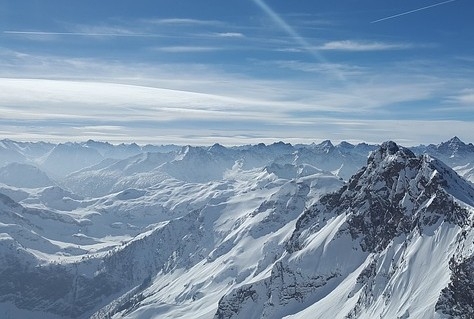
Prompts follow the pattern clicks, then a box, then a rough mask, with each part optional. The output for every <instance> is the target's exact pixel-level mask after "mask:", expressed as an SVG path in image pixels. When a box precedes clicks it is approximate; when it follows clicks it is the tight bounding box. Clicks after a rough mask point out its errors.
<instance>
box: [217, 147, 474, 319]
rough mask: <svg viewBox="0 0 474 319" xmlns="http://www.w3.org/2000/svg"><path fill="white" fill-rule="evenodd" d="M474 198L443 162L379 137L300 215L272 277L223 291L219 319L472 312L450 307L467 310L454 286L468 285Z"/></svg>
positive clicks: (433, 315) (432, 315)
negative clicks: (361, 163) (337, 184)
mask: <svg viewBox="0 0 474 319" xmlns="http://www.w3.org/2000/svg"><path fill="white" fill-rule="evenodd" d="M473 199H474V189H473V188H472V187H471V186H470V185H469V184H468V183H467V182H465V181H464V180H463V179H462V178H460V177H459V176H458V175H457V174H456V173H455V172H454V171H453V170H451V169H450V168H448V167H447V166H446V165H444V164H443V163H441V162H439V161H438V160H436V159H434V158H431V157H430V156H428V155H422V156H418V157H417V156H415V154H414V153H413V152H412V151H410V150H409V149H407V148H404V147H400V146H398V145H397V144H396V143H394V142H385V143H383V144H382V145H381V146H380V148H378V149H377V150H375V151H374V152H372V153H371V154H370V156H369V158H368V160H367V166H366V167H364V168H363V169H361V170H360V171H359V172H358V173H357V174H355V175H354V176H353V177H352V178H351V179H350V180H349V182H348V183H347V184H346V185H345V186H344V187H342V188H341V189H340V190H339V191H337V192H335V193H332V194H328V195H326V196H323V197H322V198H321V199H320V200H319V202H317V203H316V204H314V205H313V206H312V207H310V208H309V209H308V210H306V212H304V213H303V214H302V215H301V216H300V218H299V219H298V221H297V223H296V226H295V230H294V231H293V233H292V235H291V237H290V238H289V240H288V241H287V242H286V250H287V254H286V255H284V256H283V257H282V258H281V259H280V260H278V261H277V262H276V263H275V265H274V267H273V270H272V272H271V274H270V276H269V277H267V278H265V279H263V280H261V281H258V282H255V283H253V284H251V285H246V286H243V287H241V288H239V289H237V290H235V291H233V292H232V293H230V294H228V295H227V296H225V297H224V298H222V299H221V301H220V303H219V309H218V311H217V313H216V316H215V318H219V319H223V318H243V317H246V316H247V315H249V314H250V313H252V311H258V313H256V314H253V315H251V316H249V317H246V318H282V317H285V316H289V315H291V318H308V317H312V318H329V317H331V318H374V317H381V318H409V317H413V318H446V316H448V317H449V316H450V315H451V317H452V318H468V317H471V315H473V314H474V313H472V311H471V312H469V315H468V316H465V314H466V312H462V311H459V312H457V313H456V312H453V311H450V310H449V309H450V307H449V305H463V306H464V308H463V310H465V311H470V310H467V309H468V308H467V305H469V302H466V300H465V299H466V298H464V297H463V296H462V294H460V293H459V292H460V286H463V287H467V288H469V289H471V292H472V281H471V279H472V278H466V274H465V273H464V272H463V271H462V270H463V269H470V268H469V267H472V262H471V261H470V259H472V256H471V254H472V252H471V250H470V249H465V244H466V245H467V246H469V247H470V246H471V244H472V243H467V242H465V241H464V239H462V238H468V237H469V236H473V232H472V229H471V223H472V212H473V207H472V206H473ZM450 276H451V279H450ZM469 276H470V275H467V277H469ZM459 277H461V278H462V279H463V281H462V283H459V280H457V278H459ZM471 277H472V276H471ZM450 280H451V281H452V283H450ZM442 291H443V293H442ZM471 305H472V303H471ZM251 309H253V310H251ZM459 313H461V314H462V315H459Z"/></svg>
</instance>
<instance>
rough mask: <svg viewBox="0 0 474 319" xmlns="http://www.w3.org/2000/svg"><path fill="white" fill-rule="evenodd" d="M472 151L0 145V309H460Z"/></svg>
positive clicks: (454, 143)
mask: <svg viewBox="0 0 474 319" xmlns="http://www.w3.org/2000/svg"><path fill="white" fill-rule="evenodd" d="M473 182H474V145H473V144H471V143H469V144H466V143H464V142H463V141H461V140H460V139H458V138H457V137H454V138H452V139H451V140H449V141H447V142H443V143H440V144H438V145H428V146H425V145H420V146H417V147H412V148H404V147H402V146H399V145H397V144H395V143H394V142H385V143H383V144H381V145H369V144H365V143H361V144H358V145H353V144H350V143H347V142H342V143H340V144H338V145H333V144H332V143H331V142H330V141H324V142H322V143H320V144H310V145H291V144H286V143H283V142H279V143H274V144H271V145H265V144H257V145H246V146H236V147H224V146H222V145H219V144H215V145H212V146H210V147H196V146H184V147H183V146H176V145H167V146H152V145H147V146H139V145H136V144H128V145H126V144H121V145H112V144H109V143H103V142H95V141H87V142H84V143H64V144H52V143H43V142H37V143H25V142H15V141H11V140H2V141H0V313H1V314H2V316H1V317H2V318H26V319H29V318H35V319H36V318H40V319H41V318H48V319H49V318H52V319H55V318H183V317H184V318H202V319H204V318H216V319H221V318H222V319H224V318H474V262H473V260H474V255H473V252H474V244H473V243H474V228H473V225H474V186H473Z"/></svg>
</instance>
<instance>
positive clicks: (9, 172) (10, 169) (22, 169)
mask: <svg viewBox="0 0 474 319" xmlns="http://www.w3.org/2000/svg"><path fill="white" fill-rule="evenodd" d="M0 183H3V184H6V185H9V186H14V187H20V188H21V187H25V188H37V187H46V186H52V185H55V182H53V181H52V180H51V179H50V178H49V177H48V175H46V173H44V172H43V171H41V170H40V169H39V168H37V167H35V166H32V165H28V164H21V163H11V164H8V165H6V166H4V167H1V168H0Z"/></svg>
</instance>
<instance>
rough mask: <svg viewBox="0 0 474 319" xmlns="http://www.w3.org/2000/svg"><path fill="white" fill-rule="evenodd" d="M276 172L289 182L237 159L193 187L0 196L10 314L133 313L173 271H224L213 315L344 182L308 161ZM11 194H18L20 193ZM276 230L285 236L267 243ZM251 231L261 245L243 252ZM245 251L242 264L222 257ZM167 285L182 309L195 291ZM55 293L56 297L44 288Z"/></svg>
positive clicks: (2, 287) (0, 296)
mask: <svg viewBox="0 0 474 319" xmlns="http://www.w3.org/2000/svg"><path fill="white" fill-rule="evenodd" d="M155 155H156V154H155ZM155 155H152V157H153V156H155ZM148 159H150V158H149V157H148ZM142 160H145V162H147V156H145V157H136V158H135V161H131V162H130V161H125V162H121V161H119V162H114V163H113V164H112V165H118V167H120V169H121V170H122V172H125V171H127V170H130V172H129V173H130V174H129V176H134V174H136V173H137V169H138V167H140V166H141V165H140V164H139V163H141V164H143V161H142ZM152 162H153V161H152ZM132 163H135V164H137V166H135V165H129V164H132ZM124 164H126V165H124ZM145 166H146V165H145ZM285 170H288V171H287V172H285ZM152 171H153V170H152ZM148 173H149V172H148ZM155 173H156V172H155ZM279 173H282V175H284V176H286V177H287V178H279V177H278V176H277V175H276V174H275V173H273V172H270V171H269V170H268V169H266V168H256V169H253V170H243V169H242V168H241V165H240V164H239V163H235V164H234V166H233V167H232V168H231V169H230V170H227V171H226V172H225V174H224V175H223V177H222V178H221V179H220V180H215V181H212V182H206V183H189V182H186V181H182V180H177V179H174V178H171V177H169V176H168V177H166V178H165V179H164V180H162V181H161V182H159V183H157V184H153V185H152V186H149V187H146V188H128V189H125V190H123V191H119V192H117V193H112V194H108V195H105V196H103V197H101V198H96V199H83V198H81V197H80V196H77V195H74V194H73V193H70V192H68V191H65V190H63V189H61V188H59V187H51V188H44V189H37V190H35V191H30V192H29V193H28V196H27V197H26V198H25V197H24V194H23V193H21V194H19V195H17V197H18V198H20V199H21V204H18V203H17V202H15V201H13V200H12V199H10V198H8V197H7V196H4V195H2V196H3V197H2V198H4V203H5V204H4V206H2V207H0V212H1V214H0V218H1V219H0V223H1V224H0V225H3V226H2V229H1V231H0V233H3V235H2V236H3V237H2V240H0V243H1V244H3V247H4V249H3V250H2V251H3V252H4V255H3V260H5V264H4V265H3V267H2V269H3V270H4V271H3V272H2V273H1V274H0V276H1V278H0V279H1V280H0V281H1V282H2V284H0V301H1V302H4V304H3V306H2V307H5V309H7V308H8V309H10V310H9V311H11V312H12V313H19V312H14V311H13V310H11V309H13V308H14V307H17V308H21V309H22V310H21V311H23V312H22V314H23V315H24V313H25V311H29V312H28V313H29V314H30V317H31V318H34V317H35V315H37V316H39V314H42V315H43V314H44V313H50V314H52V315H57V316H60V317H63V318H82V317H88V316H89V315H90V314H91V312H92V311H96V310H98V309H99V308H101V307H102V306H104V305H105V304H106V303H108V302H111V304H110V305H109V306H107V307H105V308H104V310H103V311H102V313H115V312H117V313H120V312H122V311H124V310H125V309H126V310H127V311H130V309H129V308H128V306H129V305H130V300H134V299H133V298H141V296H142V295H141V294H145V293H147V294H148V293H149V294H150V296H149V298H150V299H151V300H154V298H156V297H157V295H156V291H155V290H154V289H155V288H156V287H155V285H161V284H162V283H163V280H166V279H165V278H166V276H176V274H177V273H182V272H183V271H185V270H187V269H191V268H194V267H198V269H201V270H199V271H204V272H205V273H206V274H208V276H209V278H208V280H209V281H210V282H213V280H212V279H211V277H212V278H214V277H215V276H216V275H217V274H216V273H215V270H216V268H219V269H220V272H221V275H220V277H221V278H222V279H221V280H218V281H216V282H215V283H214V282H213V283H212V285H211V286H212V287H213V289H216V291H217V292H219V293H216V294H214V295H211V296H210V297H209V298H204V297H203V300H207V303H208V304H209V305H213V306H214V308H213V311H215V306H216V305H217V301H218V300H219V297H220V296H221V295H222V294H223V293H225V292H226V291H227V290H228V289H229V287H228V286H227V285H226V284H225V282H227V281H229V280H233V277H234V275H235V274H236V272H242V275H241V279H239V280H238V281H237V282H242V281H243V280H244V279H246V278H247V277H249V276H251V275H254V274H258V273H261V272H264V271H265V269H266V268H268V267H270V266H271V264H272V262H273V260H274V258H276V257H275V256H277V255H278V254H280V253H281V252H283V247H281V246H280V247H278V248H277V249H276V250H275V251H274V248H273V247H277V246H278V245H277V243H276V242H275V243H273V244H271V245H270V242H272V241H278V240H280V239H278V238H279V237H281V236H282V234H286V233H288V230H289V229H290V226H288V225H291V224H292V223H293V224H294V221H295V220H296V218H297V216H298V215H299V214H300V213H301V212H302V211H303V209H304V208H305V206H306V204H307V203H308V202H310V201H312V200H314V199H317V198H318V197H319V196H320V194H321V193H325V192H327V191H328V190H334V189H336V188H338V187H340V185H341V184H342V181H340V180H339V179H338V178H336V177H335V176H333V175H331V174H328V173H324V172H321V171H319V170H316V169H309V168H305V167H300V168H295V167H292V166H290V167H286V168H285V167H280V169H279ZM139 174H140V173H138V175H139ZM150 176H151V174H150ZM5 190H8V189H6V188H5ZM9 192H10V193H11V194H13V195H14V194H16V192H15V190H14V189H9ZM20 195H23V196H20ZM48 207H49V209H47V208H48ZM284 229H287V231H286V232H285V231H284ZM274 233H278V234H279V235H278V236H277V237H275V239H273V240H272V241H271V240H269V238H273V237H274ZM254 237H255V245H253V244H251V245H252V246H254V249H251V250H250V251H249V252H248V253H247V254H242V252H241V251H244V250H246V249H247V248H246V247H247V246H248V245H249V243H251V241H252V238H254ZM277 239H278V240H277ZM265 242H268V244H266V248H265V250H266V251H267V250H268V252H266V254H268V257H267V259H265V260H263V261H262V260H260V259H259V258H257V256H258V255H259V254H260V249H261V245H262V244H263V243H265ZM239 252H240V253H239ZM239 254H240V255H242V256H241V257H240V259H241V260H240V261H239V262H238V263H236V264H237V265H238V266H237V265H235V264H234V263H228V262H223V260H225V259H227V258H229V256H232V255H239ZM248 267H252V271H249V269H248ZM192 273H193V272H190V273H189V276H193V275H191V274H192ZM158 274H162V275H163V276H161V275H160V276H157V275H158ZM20 278H29V280H20ZM189 278H190V277H188V279H189ZM155 279H156V280H158V281H157V282H156V283H155V282H154V280H155ZM183 280H184V277H183ZM237 282H236V283H237ZM55 285H57V288H54V287H55ZM214 285H215V286H214ZM168 287H169V288H167V289H172V292H171V293H172V296H173V297H172V298H178V299H179V298H181V300H182V302H181V303H177V304H176V308H177V309H179V310H178V311H187V310H188V308H187V307H188V306H189V302H190V301H191V300H192V296H191V295H187V297H179V295H182V294H184V293H186V294H187V292H186V291H187V290H188V288H189V287H188V288H184V290H183V287H184V286H183V285H181V284H179V285H178V286H173V287H172V286H170V285H168ZM59 288H60V289H59ZM162 288H163V287H161V288H160V289H162ZM51 289H53V290H57V291H58V293H57V294H56V293H54V294H52V293H47V291H49V290H51ZM147 289H150V290H147ZM194 289H196V288H194ZM121 295H123V296H122V297H121V298H119V296H121ZM198 295H199V296H200V293H199V294H198ZM143 296H146V295H143ZM159 297H160V298H161V296H159ZM170 298H171V297H170ZM12 307H13V308H12ZM154 308H155V304H154V305H153V306H152V307H151V309H154ZM122 309H123V310H122ZM18 311H20V310H18ZM211 312H212V311H211ZM99 313H100V312H99ZM206 313H207V314H208V315H209V310H208V311H207V312H206ZM99 317H100V316H99Z"/></svg>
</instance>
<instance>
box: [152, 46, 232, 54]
mask: <svg viewBox="0 0 474 319" xmlns="http://www.w3.org/2000/svg"><path fill="white" fill-rule="evenodd" d="M153 50H154V51H159V52H166V53H200V52H201V53H204V52H214V51H221V50H225V48H224V47H214V46H195V45H186V46H179V45H178V46H164V47H155V48H154V49H153Z"/></svg>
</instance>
